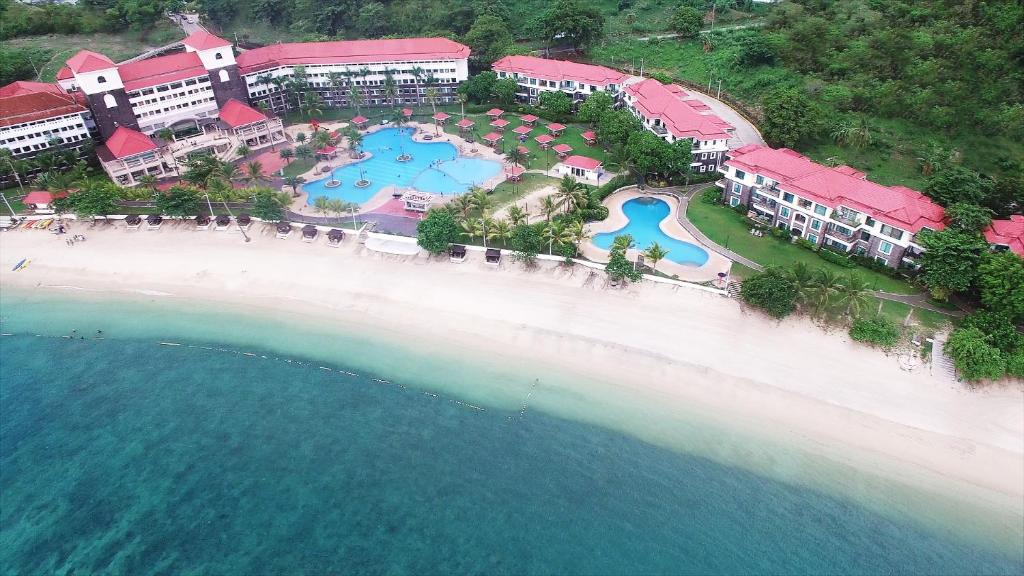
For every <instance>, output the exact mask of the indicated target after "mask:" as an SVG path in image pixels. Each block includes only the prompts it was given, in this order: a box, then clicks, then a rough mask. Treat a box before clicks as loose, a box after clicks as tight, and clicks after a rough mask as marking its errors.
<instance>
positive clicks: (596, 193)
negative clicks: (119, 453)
mask: <svg viewBox="0 0 1024 576" xmlns="http://www.w3.org/2000/svg"><path fill="white" fill-rule="evenodd" d="M630 184H632V182H631V179H630V178H629V176H626V175H620V176H616V177H614V178H612V179H611V180H609V181H607V182H605V183H604V184H602V185H600V186H598V187H597V188H595V189H593V190H592V191H591V192H590V197H591V199H592V200H594V204H595V205H597V204H600V203H601V202H602V201H604V199H605V198H607V197H608V196H609V195H611V193H612V192H615V191H616V190H618V189H619V188H622V187H624V186H629V185H630Z"/></svg>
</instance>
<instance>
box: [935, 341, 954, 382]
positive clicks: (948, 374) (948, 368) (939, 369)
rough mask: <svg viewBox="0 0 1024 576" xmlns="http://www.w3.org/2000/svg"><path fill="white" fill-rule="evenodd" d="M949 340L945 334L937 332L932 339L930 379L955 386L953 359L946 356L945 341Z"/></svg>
mask: <svg viewBox="0 0 1024 576" xmlns="http://www.w3.org/2000/svg"><path fill="white" fill-rule="evenodd" d="M947 338H949V334H948V333H946V332H939V333H938V334H936V335H935V337H934V338H932V366H931V372H932V377H934V378H935V379H936V380H938V381H940V382H944V383H949V384H956V383H957V378H956V366H955V365H954V364H953V359H952V358H950V357H949V356H947V355H946V352H945V350H943V349H944V348H945V347H946V339H947Z"/></svg>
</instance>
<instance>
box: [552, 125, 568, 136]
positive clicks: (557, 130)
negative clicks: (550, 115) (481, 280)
mask: <svg viewBox="0 0 1024 576" xmlns="http://www.w3.org/2000/svg"><path fill="white" fill-rule="evenodd" d="M562 130H565V126H563V125H561V124H559V123H558V122H552V123H551V124H548V131H549V132H551V135H552V136H561V135H562Z"/></svg>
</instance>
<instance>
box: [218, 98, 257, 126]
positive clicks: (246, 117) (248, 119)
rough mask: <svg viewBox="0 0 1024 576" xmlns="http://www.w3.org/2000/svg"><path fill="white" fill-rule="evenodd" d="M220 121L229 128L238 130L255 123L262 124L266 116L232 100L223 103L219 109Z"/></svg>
mask: <svg viewBox="0 0 1024 576" xmlns="http://www.w3.org/2000/svg"><path fill="white" fill-rule="evenodd" d="M220 119H221V122H224V123H225V124H227V125H228V126H230V127H231V128H238V127H239V126H245V125H247V124H253V123H255V122H262V121H263V120H266V119H267V115H266V114H264V113H263V112H260V111H259V110H256V109H255V108H253V107H252V106H249V105H247V104H243V103H241V102H239V101H238V100H235V99H234V98H232V99H231V100H228V101H227V102H225V103H224V106H222V107H221V109H220Z"/></svg>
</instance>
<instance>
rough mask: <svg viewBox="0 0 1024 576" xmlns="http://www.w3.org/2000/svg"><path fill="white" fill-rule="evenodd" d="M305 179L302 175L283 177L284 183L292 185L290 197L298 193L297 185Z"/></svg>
mask: <svg viewBox="0 0 1024 576" xmlns="http://www.w3.org/2000/svg"><path fill="white" fill-rule="evenodd" d="M305 181H306V179H305V178H303V177H302V176H288V177H286V178H285V179H284V183H285V184H287V185H288V186H291V187H292V197H297V196H298V195H299V186H301V185H302V183H303V182H305Z"/></svg>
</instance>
